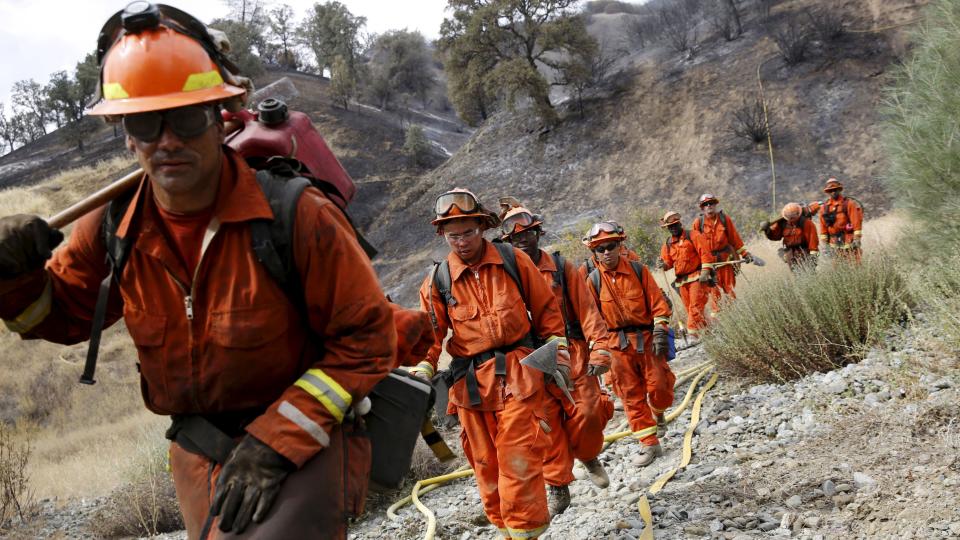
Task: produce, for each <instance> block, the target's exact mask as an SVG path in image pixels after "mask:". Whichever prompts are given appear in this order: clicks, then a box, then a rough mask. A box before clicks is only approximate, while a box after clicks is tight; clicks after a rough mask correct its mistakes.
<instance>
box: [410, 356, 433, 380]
mask: <svg viewBox="0 0 960 540" xmlns="http://www.w3.org/2000/svg"><path fill="white" fill-rule="evenodd" d="M414 369H416V370H417V371H420V372H423V373H424V374H426V375H427V378H428V379H432V378H433V376H434V375H436V374H437V372H436V371H434V369H433V364H431V363H430V362H427V361H426V360H423V361H421V362H420V363H419V364H417V367H415V368H414Z"/></svg>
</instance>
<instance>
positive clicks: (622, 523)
mask: <svg viewBox="0 0 960 540" xmlns="http://www.w3.org/2000/svg"><path fill="white" fill-rule="evenodd" d="M617 528H618V529H620V530H621V531H623V530H626V529H630V528H632V527H630V524H629V523H627V522H626V521H625V520H622V519H621V520H619V521H617Z"/></svg>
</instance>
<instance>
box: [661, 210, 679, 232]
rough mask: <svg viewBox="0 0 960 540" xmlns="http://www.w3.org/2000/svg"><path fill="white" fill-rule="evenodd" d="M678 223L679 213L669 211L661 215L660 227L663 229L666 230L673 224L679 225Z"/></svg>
mask: <svg viewBox="0 0 960 540" xmlns="http://www.w3.org/2000/svg"><path fill="white" fill-rule="evenodd" d="M679 222H680V213H679V212H674V211H672V210H671V211H669V212H667V213H666V214H664V215H663V219H661V220H660V226H661V227H663V228H667V227H669V226H670V225H672V224H674V223H679Z"/></svg>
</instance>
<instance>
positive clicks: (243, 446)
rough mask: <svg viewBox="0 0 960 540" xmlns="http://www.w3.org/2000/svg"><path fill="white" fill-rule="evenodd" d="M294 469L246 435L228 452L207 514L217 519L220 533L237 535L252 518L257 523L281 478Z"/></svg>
mask: <svg viewBox="0 0 960 540" xmlns="http://www.w3.org/2000/svg"><path fill="white" fill-rule="evenodd" d="M294 470H296V466H295V465H294V464H293V463H292V462H291V461H290V460H288V459H287V458H285V457H283V456H281V455H280V454H278V453H277V452H276V451H275V450H274V449H273V448H270V447H269V446H267V445H265V444H263V443H262V442H260V441H258V440H257V439H255V438H254V437H252V436H250V435H247V436H245V437H244V438H243V440H241V441H240V444H238V445H237V447H236V448H234V449H233V452H230V457H229V458H227V462H226V463H225V464H224V465H223V470H221V471H220V478H219V479H217V489H216V491H215V495H214V496H213V505H212V506H211V507H210V514H212V515H214V516H220V530H221V531H223V532H230V531H234V532H235V533H237V534H240V533H242V532H243V531H244V530H246V528H247V525H250V520H251V518H252V519H253V521H254V523H260V522H261V521H263V520H264V518H266V516H267V512H269V511H270V507H271V506H273V501H274V499H276V498H277V494H278V493H280V486H281V484H283V481H284V479H286V477H287V475H288V474H290V473H291V472H292V471H294Z"/></svg>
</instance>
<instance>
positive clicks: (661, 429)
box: [657, 413, 667, 439]
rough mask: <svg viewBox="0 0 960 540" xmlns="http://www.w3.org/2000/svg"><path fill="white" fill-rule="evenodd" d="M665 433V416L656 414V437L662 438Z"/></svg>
mask: <svg viewBox="0 0 960 540" xmlns="http://www.w3.org/2000/svg"><path fill="white" fill-rule="evenodd" d="M666 434H667V417H666V416H664V415H663V413H660V414H658V415H657V438H658V439H662V438H663V436H664V435H666Z"/></svg>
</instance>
